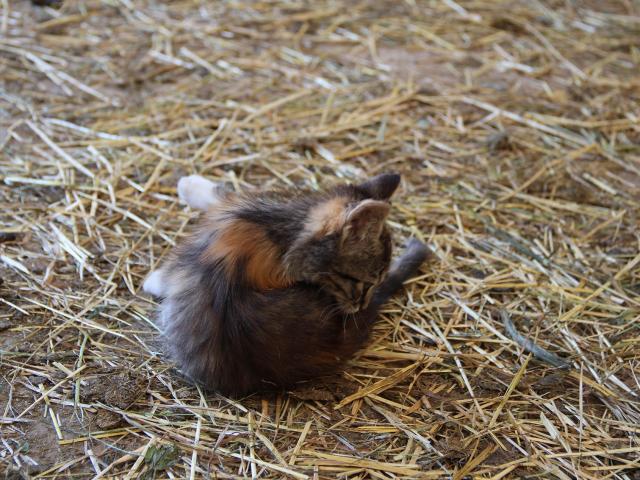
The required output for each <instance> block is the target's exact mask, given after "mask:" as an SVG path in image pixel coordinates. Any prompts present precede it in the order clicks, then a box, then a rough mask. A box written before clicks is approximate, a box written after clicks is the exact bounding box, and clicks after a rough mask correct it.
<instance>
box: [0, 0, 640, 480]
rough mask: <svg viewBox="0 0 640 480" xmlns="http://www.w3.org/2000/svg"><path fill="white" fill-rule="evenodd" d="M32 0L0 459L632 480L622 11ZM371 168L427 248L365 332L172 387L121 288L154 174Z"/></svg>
mask: <svg viewBox="0 0 640 480" xmlns="http://www.w3.org/2000/svg"><path fill="white" fill-rule="evenodd" d="M38 3H47V2H38ZM50 3H51V5H50V6H34V5H32V3H31V2H26V1H24V2H11V1H1V2H0V82H1V83H0V184H1V185H2V188H1V189H0V280H1V282H0V374H1V376H0V381H1V382H2V386H1V387H0V407H1V409H2V410H1V411H0V424H1V429H0V471H7V472H13V473H10V475H13V474H16V475H19V473H17V472H22V475H23V477H24V478H27V476H28V477H30V478H38V477H40V478H194V479H195V478H249V477H253V478H300V479H304V478H309V479H312V478H322V479H325V478H326V479H331V478H340V479H364V478H376V479H378V478H379V479H382V478H386V479H388V478H434V479H438V478H456V479H462V478H478V479H480V478H482V479H496V480H497V479H505V478H527V477H528V478H559V479H572V478H584V479H596V478H597V479H600V478H610V479H620V480H623V479H624V480H627V479H632V478H635V477H634V475H636V476H637V472H638V471H639V470H640V437H639V435H640V428H639V427H638V425H640V394H639V393H638V392H640V348H639V346H640V330H639V329H638V325H640V323H639V320H640V254H639V250H640V237H639V236H638V232H639V229H638V226H639V221H640V217H639V213H640V209H639V205H640V146H639V145H640V101H639V98H640V90H639V89H640V81H639V80H638V71H640V53H639V52H640V45H639V44H638V38H639V27H640V8H639V7H638V5H637V3H634V2H632V1H621V2H588V1H573V2H554V3H551V2H546V1H538V0H535V1H530V2H498V1H488V0H478V1H474V2H469V1H460V0H456V1H450V0H447V1H442V2H440V1H423V0H406V1H402V2H400V1H391V0H388V1H387V0H385V1H375V2H374V1H365V2H349V1H346V0H332V1H330V2H329V1H319V2H311V3H309V2H306V3H305V2H302V3H300V2H291V1H289V0H283V1H277V2H262V1H255V2H189V1H182V2H144V1H141V2H138V1H135V2H134V1H130V0H117V1H109V2H103V1H98V0H88V1H82V2H80V1H77V0H69V1H66V2H64V4H63V5H62V6H59V5H58V6H56V5H55V2H50ZM384 171H397V172H399V173H401V174H402V177H403V180H402V184H401V187H400V189H399V191H398V193H397V196H396V197H395V198H394V203H393V208H392V214H391V218H390V222H389V224H390V226H391V229H392V230H393V234H394V238H395V244H396V246H397V250H399V249H400V248H401V246H402V244H403V243H404V242H405V241H406V240H407V239H408V238H410V237H417V238H419V239H421V240H423V241H425V242H427V243H428V245H429V247H430V249H431V251H432V252H433V255H432V257H431V259H430V261H429V264H428V265H425V266H424V267H423V269H422V271H421V272H420V274H419V275H418V276H417V277H416V278H414V279H412V280H411V281H410V282H408V284H407V285H406V289H405V291H404V292H403V293H402V295H400V296H398V297H397V298H395V299H393V300H392V301H390V302H389V304H388V305H386V306H385V308H384V311H383V313H382V314H381V316H380V320H379V322H378V323H377V325H376V327H375V331H374V335H373V338H372V339H371V342H370V343H369V344H368V345H367V347H366V348H365V349H364V350H363V351H362V352H360V353H359V354H358V355H357V356H356V358H354V359H353V361H351V362H350V363H349V364H348V365H346V366H345V368H344V370H343V371H341V372H339V373H338V374H337V375H334V376H329V377H326V378H322V379H315V380H311V381H309V382H305V383H304V384H302V385H300V386H299V387H297V388H295V389H292V390H291V391H290V392H282V393H273V394H268V395H254V396H252V397H249V398H241V399H229V398H225V397H222V396H220V395H217V394H215V393H212V392H202V391H199V390H198V389H197V388H196V387H195V386H194V385H192V384H191V383H189V382H188V381H186V380H184V379H183V378H182V377H181V376H180V373H179V372H178V371H177V370H176V369H175V367H174V366H173V365H172V364H171V363H170V362H169V361H168V360H167V358H166V357H165V356H164V354H163V349H162V344H161V339H160V338H159V336H158V332H157V328H156V327H155V326H154V318H155V311H156V304H155V303H154V302H153V301H152V300H150V299H149V298H148V297H147V296H145V295H144V294H142V293H141V291H140V289H141V285H142V282H143V280H144V278H145V276H146V275H147V274H148V272H149V271H150V270H151V269H153V268H157V266H158V265H160V264H161V263H162V261H163V259H164V258H165V257H166V255H167V254H168V252H169V251H170V250H171V248H172V247H173V246H174V245H175V243H176V242H179V241H180V240H181V239H182V238H184V236H185V235H186V234H188V231H189V228H190V225H191V223H192V222H193V220H194V219H195V218H196V216H197V213H196V212H193V211H191V210H189V209H188V208H187V207H185V206H184V205H183V204H181V203H180V202H179V201H178V200H177V194H176V183H177V180H178V179H179V178H180V177H181V176H183V175H188V174H193V173H199V174H203V175H205V176H207V177H208V178H211V179H212V180H216V181H224V182H226V183H227V184H228V185H230V186H232V187H233V188H236V189H238V190H248V189H251V188H254V187H258V188H270V187H287V186H292V185H296V186H303V187H307V188H311V189H314V188H324V187H326V186H329V185H333V184H335V183H336V182H344V181H358V180H361V179H364V178H366V177H367V176H370V175H374V174H377V173H380V172H384ZM501 312H508V316H506V317H501ZM503 318H504V319H505V320H504V322H503Z"/></svg>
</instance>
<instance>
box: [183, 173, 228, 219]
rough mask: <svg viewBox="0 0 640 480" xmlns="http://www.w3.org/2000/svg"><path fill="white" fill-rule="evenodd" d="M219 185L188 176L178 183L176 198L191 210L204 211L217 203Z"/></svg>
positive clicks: (198, 176) (194, 176)
mask: <svg viewBox="0 0 640 480" xmlns="http://www.w3.org/2000/svg"><path fill="white" fill-rule="evenodd" d="M218 188H219V185H218V184H217V183H215V182H212V181H211V180H207V179H206V178H204V177H201V176H200V175H189V176H188V177H182V178H181V179H180V180H179V181H178V196H179V197H180V200H182V201H183V202H185V203H186V204H187V205H189V206H190V207H191V208H195V209H196V210H206V209H207V208H209V207H210V206H211V205H213V204H214V203H216V202H217V201H218V195H217V194H216V192H217V190H218Z"/></svg>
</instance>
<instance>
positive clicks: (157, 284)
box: [142, 270, 167, 297]
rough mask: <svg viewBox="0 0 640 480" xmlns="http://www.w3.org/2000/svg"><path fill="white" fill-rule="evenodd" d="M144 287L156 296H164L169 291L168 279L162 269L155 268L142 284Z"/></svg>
mask: <svg viewBox="0 0 640 480" xmlns="http://www.w3.org/2000/svg"><path fill="white" fill-rule="evenodd" d="M142 289H143V290H144V291H145V292H147V293H148V294H150V295H153V296H155V297H162V296H164V294H165V293H166V291H167V284H166V279H165V278H164V275H163V272H162V270H154V271H153V272H151V273H150V274H149V276H148V277H147V279H146V280H145V281H144V283H143V284H142Z"/></svg>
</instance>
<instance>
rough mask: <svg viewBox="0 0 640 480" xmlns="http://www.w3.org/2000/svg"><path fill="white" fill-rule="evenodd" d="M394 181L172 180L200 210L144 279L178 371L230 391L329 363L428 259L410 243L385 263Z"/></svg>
mask: <svg viewBox="0 0 640 480" xmlns="http://www.w3.org/2000/svg"><path fill="white" fill-rule="evenodd" d="M399 182H400V176H399V175H395V174H383V175H379V176H377V177H374V178H373V179H371V180H369V181H367V182H364V183H362V184H359V185H340V186H337V187H335V188H333V189H331V190H329V191H328V192H325V193H321V192H300V191H294V190H292V191H277V192H273V191H272V192H261V193H250V194H244V195H240V194H236V193H233V192H225V191H223V190H222V189H220V188H218V187H217V186H216V184H214V183H213V182H210V181H208V180H206V179H204V178H202V177H199V176H196V175H193V176H190V177H184V178H182V179H181V180H180V182H179V184H178V193H179V195H180V197H181V198H182V199H183V200H184V201H186V202H187V204H189V205H190V206H192V207H196V208H199V209H204V210H205V211H206V213H204V215H202V217H201V219H200V222H199V225H198V226H197V228H196V230H195V232H194V233H193V234H192V235H191V236H190V237H189V238H188V239H186V241H185V242H183V243H182V244H180V245H179V246H177V247H176V249H175V251H174V252H173V253H172V255H171V257H170V258H169V259H168V261H167V262H166V264H165V265H163V266H162V267H161V269H159V270H157V271H155V272H153V273H152V274H151V275H150V276H149V277H148V278H147V280H146V281H145V283H144V286H143V288H144V290H145V291H146V292H148V293H151V294H153V295H155V296H158V297H163V299H162V303H161V307H160V314H159V323H160V326H161V328H162V330H163V332H164V335H165V336H166V339H167V342H168V346H169V349H170V352H171V354H172V356H173V358H174V359H175V360H176V361H177V362H178V364H179V366H180V367H181V369H182V371H183V372H184V373H185V374H186V375H188V376H189V377H191V378H192V379H193V380H195V381H198V382H200V383H202V384H203V385H204V386H205V387H207V388H211V389H214V390H217V391H219V392H221V393H224V394H228V395H242V394H247V393H251V392H255V391H259V390H264V389H268V388H272V387H285V386H290V385H292V384H294V383H295V382H296V381H299V380H303V379H308V378H312V377H315V376H319V375H324V374H327V373H331V372H334V371H336V370H337V369H338V368H339V367H340V366H341V365H342V364H343V363H344V362H345V361H346V360H348V359H349V358H350V357H351V356H352V355H353V354H354V353H355V352H356V350H358V349H359V348H360V347H362V346H363V344H364V343H365V342H366V340H367V339H368V337H369V334H370V332H371V328H372V326H373V323H374V322H375V320H376V317H377V313H378V310H379V308H380V306H381V305H382V304H383V303H385V302H386V301H387V300H388V299H389V297H390V296H391V295H393V294H394V293H395V292H396V291H397V290H399V289H400V288H401V286H402V283H403V282H404V281H406V280H407V279H409V278H410V277H412V276H413V275H415V274H416V272H417V271H418V268H419V267H420V265H421V264H422V263H423V261H424V260H425V258H426V256H427V248H426V246H425V245H424V244H422V243H421V242H419V241H417V240H413V241H411V242H410V243H409V245H408V246H407V248H406V250H405V252H404V253H403V255H402V256H401V257H400V258H399V259H397V260H396V261H395V262H393V263H391V236H390V233H389V231H388V229H387V227H386V225H385V221H386V218H387V215H388V213H389V209H390V204H389V198H390V197H391V195H392V194H393V193H394V191H395V190H396V188H397V187H398V184H399Z"/></svg>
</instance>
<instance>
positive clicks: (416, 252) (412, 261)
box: [391, 238, 431, 276]
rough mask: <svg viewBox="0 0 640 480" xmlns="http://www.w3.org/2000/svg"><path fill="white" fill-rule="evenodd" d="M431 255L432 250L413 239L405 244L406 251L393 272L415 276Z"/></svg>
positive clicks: (395, 263) (395, 264)
mask: <svg viewBox="0 0 640 480" xmlns="http://www.w3.org/2000/svg"><path fill="white" fill-rule="evenodd" d="M430 254H431V250H429V247H427V245H425V244H424V243H422V242H421V241H420V240H417V239H415V238H411V239H409V241H407V243H406V244H405V248H404V250H403V251H402V253H401V254H400V256H399V257H398V258H397V259H396V260H395V262H394V264H393V265H392V267H391V270H392V271H394V270H395V271H397V272H402V274H403V275H405V276H411V275H414V274H415V273H417V271H418V269H419V268H420V265H422V264H423V263H424V261H425V260H426V259H427V258H428V257H429V255H430Z"/></svg>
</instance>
